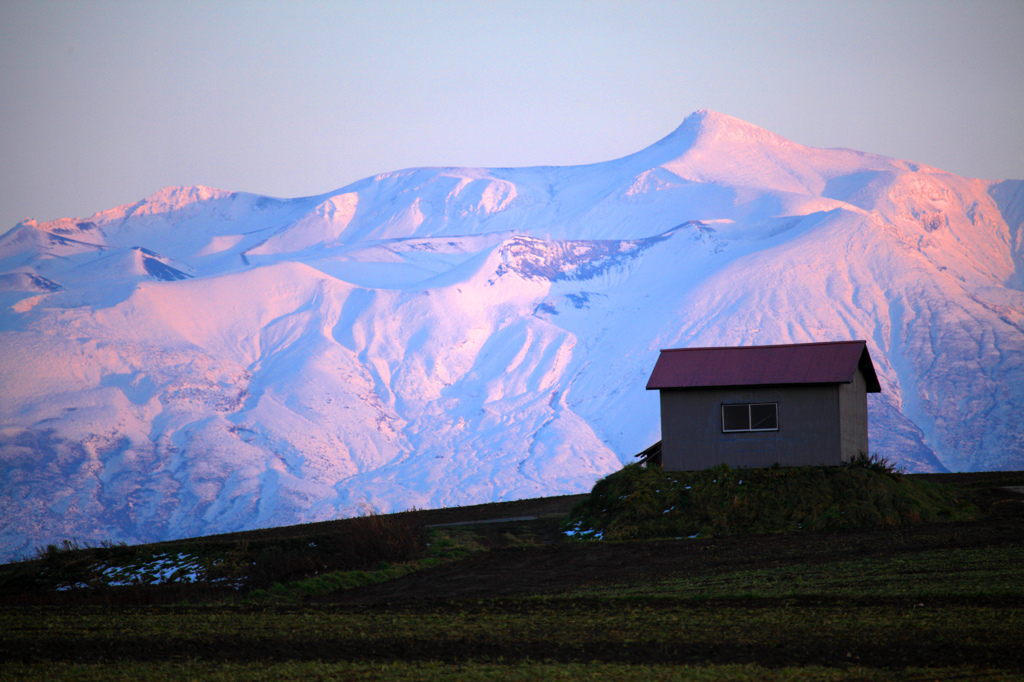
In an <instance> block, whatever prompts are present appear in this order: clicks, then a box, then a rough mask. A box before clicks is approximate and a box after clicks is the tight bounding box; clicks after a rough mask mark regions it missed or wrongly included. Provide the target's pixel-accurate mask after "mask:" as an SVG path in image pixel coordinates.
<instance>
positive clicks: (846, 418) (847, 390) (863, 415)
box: [839, 370, 870, 462]
mask: <svg viewBox="0 0 1024 682" xmlns="http://www.w3.org/2000/svg"><path fill="white" fill-rule="evenodd" d="M839 414H840V415H842V416H841V418H840V425H839V426H840V447H841V448H842V453H843V461H844V462H849V461H850V460H852V459H853V458H854V457H856V456H857V455H858V454H860V453H862V452H863V453H864V454H865V455H867V454H870V453H869V452H868V393H867V382H866V380H865V379H864V375H863V374H862V373H861V371H860V370H857V371H856V372H855V373H854V376H853V381H852V382H851V383H849V384H839Z"/></svg>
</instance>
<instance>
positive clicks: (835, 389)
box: [647, 341, 882, 471]
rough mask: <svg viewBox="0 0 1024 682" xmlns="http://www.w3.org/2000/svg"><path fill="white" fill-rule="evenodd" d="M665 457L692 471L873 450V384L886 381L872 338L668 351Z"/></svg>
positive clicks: (658, 378) (660, 385)
mask: <svg viewBox="0 0 1024 682" xmlns="http://www.w3.org/2000/svg"><path fill="white" fill-rule="evenodd" d="M647 389H648V390H657V391H660V396H661V437H662V442H661V446H662V447H661V463H662V466H663V467H664V468H665V469H669V470H675V471H692V470H696V469H707V468H710V467H713V466H715V465H717V464H722V463H725V464H728V465H729V466H731V467H768V466H772V465H774V464H779V465H781V466H802V465H836V466H838V465H841V464H845V463H849V462H850V461H851V460H852V459H853V458H854V457H856V456H857V455H858V454H861V453H863V454H865V455H867V454H868V405H867V394H868V393H880V392H881V390H882V389H881V386H879V383H878V377H877V375H876V374H875V367H874V365H873V364H872V362H871V356H870V355H869V354H868V349H867V343H866V342H864V341H837V342H830V343H798V344H785V345H777V346H736V347H720V348H673V349H667V350H663V351H661V354H660V355H659V357H658V361H657V363H656V364H655V366H654V371H653V372H652V373H651V378H650V380H649V381H648V382H647Z"/></svg>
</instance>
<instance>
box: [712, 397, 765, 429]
mask: <svg viewBox="0 0 1024 682" xmlns="http://www.w3.org/2000/svg"><path fill="white" fill-rule="evenodd" d="M762 405H771V406H772V407H774V408H775V426H773V427H771V428H768V429H754V428H751V424H753V421H754V419H753V413H752V408H753V407H755V406H758V407H760V406H762ZM739 406H746V408H747V428H745V429H726V428H725V408H726V407H739ZM721 416H722V433H764V432H767V431H778V430H779V403H778V402H760V403H722V412H721Z"/></svg>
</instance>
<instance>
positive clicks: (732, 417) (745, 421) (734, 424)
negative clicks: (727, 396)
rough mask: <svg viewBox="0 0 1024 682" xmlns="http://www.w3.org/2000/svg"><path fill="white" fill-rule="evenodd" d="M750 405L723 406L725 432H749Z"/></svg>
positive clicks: (723, 428) (723, 427)
mask: <svg viewBox="0 0 1024 682" xmlns="http://www.w3.org/2000/svg"><path fill="white" fill-rule="evenodd" d="M748 407H749V406H748V405H722V430H723V431H749V430H750V413H749V411H748V409H747V408H748Z"/></svg>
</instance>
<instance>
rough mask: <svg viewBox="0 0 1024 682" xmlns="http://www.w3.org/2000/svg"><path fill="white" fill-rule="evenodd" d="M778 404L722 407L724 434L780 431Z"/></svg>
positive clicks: (741, 404)
mask: <svg viewBox="0 0 1024 682" xmlns="http://www.w3.org/2000/svg"><path fill="white" fill-rule="evenodd" d="M778 430H779V407H778V403H738V404H734V405H722V432H723V433H732V432H736V431H778Z"/></svg>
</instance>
